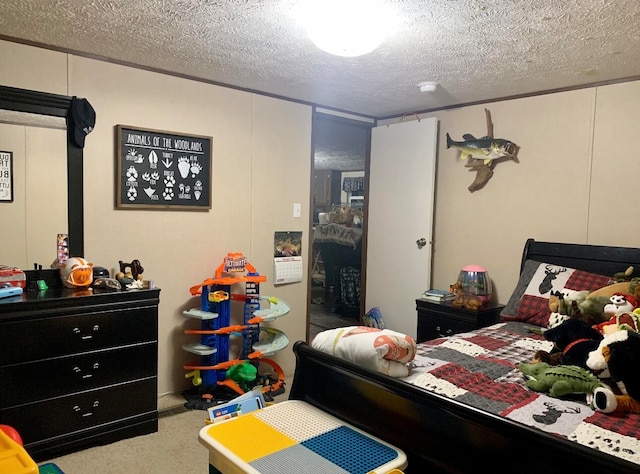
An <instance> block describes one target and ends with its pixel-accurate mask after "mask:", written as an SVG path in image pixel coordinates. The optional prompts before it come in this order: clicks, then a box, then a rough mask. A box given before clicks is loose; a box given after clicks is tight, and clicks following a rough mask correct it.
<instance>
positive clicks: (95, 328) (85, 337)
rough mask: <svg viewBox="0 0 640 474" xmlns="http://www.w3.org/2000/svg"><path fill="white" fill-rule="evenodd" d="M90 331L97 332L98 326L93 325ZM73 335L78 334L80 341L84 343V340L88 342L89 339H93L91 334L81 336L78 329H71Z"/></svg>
mask: <svg viewBox="0 0 640 474" xmlns="http://www.w3.org/2000/svg"><path fill="white" fill-rule="evenodd" d="M91 330H92V331H93V332H98V331H99V330H100V326H99V325H98V324H95V325H94V326H93V327H92V328H91ZM73 333H74V334H79V335H80V339H82V340H83V341H86V340H89V339H93V334H82V331H81V330H80V328H78V327H75V328H73Z"/></svg>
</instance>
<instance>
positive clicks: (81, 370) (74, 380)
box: [0, 342, 158, 407]
mask: <svg viewBox="0 0 640 474" xmlns="http://www.w3.org/2000/svg"><path fill="white" fill-rule="evenodd" d="M157 357H158V345H157V343H156V342H145V343H141V344H136V345H132V346H126V347H123V348H118V349H106V350H101V351H95V352H90V353H88V354H82V355H71V356H64V357H57V358H53V359H48V360H42V361H37V362H28V363H24V364H13V365H9V366H4V367H0V381H1V382H0V406H3V407H11V406H14V405H20V404H23V403H31V402H35V401H39V400H46V399H48V398H53V397H60V396H62V395H67V394H70V393H73V392H80V391H85V390H92V389H95V388H99V387H104V386H107V385H114V384H117V383H123V382H131V381H133V380H138V379H142V378H145V377H152V376H155V375H156V372H157V362H156V361H157Z"/></svg>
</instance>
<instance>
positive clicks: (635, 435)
mask: <svg viewBox="0 0 640 474" xmlns="http://www.w3.org/2000/svg"><path fill="white" fill-rule="evenodd" d="M530 328H531V326H530V325H527V324H524V323H522V322H504V323H498V324H496V325H493V326H490V327H486V328H481V329H478V330H475V331H473V332H468V333H462V334H456V335H453V336H449V337H446V338H440V339H434V340H431V341H426V342H423V343H420V344H418V345H417V348H416V357H415V359H414V361H413V362H412V366H413V369H412V371H411V374H410V375H409V376H408V377H406V378H403V379H402V380H405V381H406V382H409V383H411V384H413V385H417V386H420V387H422V388H424V389H426V390H429V391H431V392H435V393H438V394H440V395H443V396H446V397H448V398H452V399H456V400H458V401H460V402H463V403H465V404H467V405H472V406H474V407H476V408H479V409H482V410H484V411H488V412H491V413H494V414H497V415H500V416H503V417H506V418H510V419H511V420H514V421H517V422H520V423H522V424H525V425H528V426H531V427H534V428H537V429H539V430H542V431H545V432H548V433H552V434H554V435H557V436H560V437H563V438H567V439H569V440H572V441H575V442H577V443H580V444H582V445H585V446H588V447H591V448H594V449H597V450H599V451H603V452H607V453H609V454H611V455H614V456H617V457H620V458H623V459H626V460H628V461H631V462H634V463H637V464H640V415H639V414H624V415H621V416H615V415H611V414H605V413H600V412H597V411H594V410H592V409H591V408H590V406H589V405H588V403H587V401H586V395H584V394H582V395H575V396H571V397H568V398H562V399H560V398H553V397H551V396H549V395H548V394H545V393H540V392H535V391H533V390H530V389H528V388H527V387H525V385H524V382H525V376H524V375H523V374H522V372H520V370H519V369H518V364H519V363H521V362H531V359H532V356H533V354H534V353H535V352H536V351H537V350H539V349H540V350H545V351H549V350H551V343H550V342H549V341H546V340H545V339H544V338H543V337H542V336H540V335H538V334H535V333H533V332H531V331H530V330H529V329H530Z"/></svg>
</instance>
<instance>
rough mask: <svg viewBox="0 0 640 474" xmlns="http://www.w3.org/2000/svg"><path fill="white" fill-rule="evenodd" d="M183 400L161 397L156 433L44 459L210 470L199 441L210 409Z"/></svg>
mask: <svg viewBox="0 0 640 474" xmlns="http://www.w3.org/2000/svg"><path fill="white" fill-rule="evenodd" d="M289 382H290V381H287V383H286V384H285V387H288V385H289ZM287 398H288V391H287V392H285V393H284V394H282V395H278V396H277V397H275V402H279V401H283V400H286V399H287ZM184 402H185V399H184V398H183V397H182V396H180V395H173V394H172V395H169V396H166V397H162V398H161V399H160V400H159V401H158V410H159V420H158V432H157V433H152V434H149V435H145V436H138V437H135V438H129V439H125V440H122V441H118V442H116V443H112V444H109V445H106V446H97V447H95V448H90V449H85V450H83V451H78V452H76V453H72V454H68V455H66V456H61V457H58V458H54V459H50V460H48V461H45V462H51V463H55V464H56V465H57V466H58V467H59V468H60V469H61V470H62V471H63V472H64V474H98V473H99V474H125V473H126V474H151V473H153V474H207V473H208V472H209V471H208V469H209V467H208V466H209V453H208V451H207V449H206V448H205V447H204V446H203V445H201V444H200V442H199V441H198V433H199V431H200V430H201V429H202V428H203V427H204V426H205V418H206V417H207V412H206V411H204V410H188V409H186V408H185V407H184ZM45 462H43V463H41V464H44V463H45Z"/></svg>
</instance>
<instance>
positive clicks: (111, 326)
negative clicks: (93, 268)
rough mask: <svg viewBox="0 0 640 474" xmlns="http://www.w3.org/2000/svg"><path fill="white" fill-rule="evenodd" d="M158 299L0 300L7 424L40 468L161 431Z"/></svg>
mask: <svg viewBox="0 0 640 474" xmlns="http://www.w3.org/2000/svg"><path fill="white" fill-rule="evenodd" d="M159 298H160V290H159V289H151V290H130V291H113V290H106V289H102V290H101V289H93V290H71V289H66V288H53V289H49V290H46V291H29V292H25V293H23V295H22V296H18V297H12V298H3V299H0V424H6V425H11V426H13V427H14V428H16V429H17V430H18V432H19V433H20V435H21V437H22V440H23V442H24V446H25V449H26V450H27V452H28V453H29V454H30V455H31V457H32V458H33V459H34V460H36V461H37V462H40V461H42V460H46V459H50V458H52V457H57V456H60V455H62V454H67V453H70V452H73V451H77V450H80V449H84V448H87V447H91V446H95V445H99V444H107V443H111V442H114V441H117V440H120V439H123V438H129V437H132V436H138V435H142V434H148V433H153V432H155V431H157V430H158V409H157V407H158V405H157V375H158V303H159Z"/></svg>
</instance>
